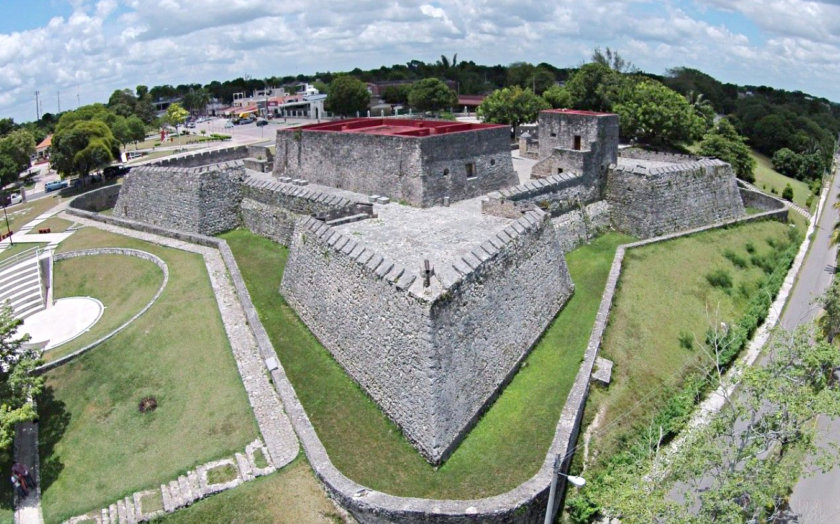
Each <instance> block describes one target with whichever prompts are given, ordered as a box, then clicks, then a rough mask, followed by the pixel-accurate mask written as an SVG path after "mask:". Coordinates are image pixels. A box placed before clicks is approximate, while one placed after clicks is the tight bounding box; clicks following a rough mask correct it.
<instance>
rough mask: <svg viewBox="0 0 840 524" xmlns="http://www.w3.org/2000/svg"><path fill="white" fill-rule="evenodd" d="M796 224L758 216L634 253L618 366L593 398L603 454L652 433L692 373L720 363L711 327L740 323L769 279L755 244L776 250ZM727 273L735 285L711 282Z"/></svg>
mask: <svg viewBox="0 0 840 524" xmlns="http://www.w3.org/2000/svg"><path fill="white" fill-rule="evenodd" d="M788 229H790V226H789V225H788V224H782V223H779V222H775V221H764V222H756V223H751V224H744V225H740V226H735V227H731V228H726V229H717V230H713V231H708V232H705V233H701V234H697V235H693V236H690V237H684V238H679V239H676V240H672V241H669V242H664V243H659V244H653V245H650V246H645V247H641V248H636V249H631V250H629V251H628V252H627V254H626V255H625V258H624V265H623V269H622V274H621V280H620V284H619V289H618V291H617V293H616V298H615V302H614V306H613V309H612V312H611V315H610V322H609V326H608V328H607V331H606V333H605V336H604V343H603V347H602V350H601V356H603V357H605V358H608V359H610V360H612V361H613V362H614V364H615V365H614V367H613V374H612V383H611V384H610V386H609V387H608V388H607V389H603V388H593V390H592V392H591V394H590V397H589V400H588V402H587V418H590V417H592V416H593V415H594V414H595V413H596V412H598V411H599V410H604V411H603V419H602V421H601V424H600V425H599V429H597V430H596V431H595V433H594V436H593V440H592V443H591V444H590V446H589V447H590V449H593V450H596V451H595V455H596V458H597V459H600V460H605V459H606V458H607V457H609V456H611V455H613V454H615V453H616V452H618V451H621V450H622V449H623V446H624V442H626V441H627V439H629V438H631V437H633V436H635V435H637V434H639V432H644V431H646V430H647V429H648V424H649V423H650V420H651V418H652V416H653V414H654V413H655V412H656V410H657V409H659V408H660V407H661V406H662V405H663V402H664V401H665V400H667V399H668V398H670V396H671V393H672V392H673V391H674V390H675V389H677V388H678V387H679V386H680V384H681V383H682V380H683V379H684V378H685V377H687V376H689V375H691V374H697V373H705V372H707V371H709V370H711V369H712V366H713V361H712V360H711V357H710V356H709V355H708V354H707V353H706V352H705V351H704V350H703V349H702V347H701V346H702V344H703V343H704V341H705V334H706V331H707V329H708V328H709V327H710V326H717V325H719V324H720V323H721V322H726V323H730V324H731V323H734V322H737V321H738V320H739V319H740V317H741V315H742V314H743V312H744V310H745V308H746V306H747V304H748V302H749V300H750V297H751V296H752V295H753V294H754V293H756V292H758V289H759V285H760V283H761V282H763V280H764V278H765V277H766V275H765V273H764V272H763V271H762V270H761V269H760V268H758V267H756V266H755V265H754V264H753V263H751V261H750V260H751V254H750V253H749V252H748V249H747V248H748V244H749V245H752V246H753V248H754V254H756V255H758V256H762V255H765V254H768V253H771V252H773V251H776V250H777V249H778V248H774V247H772V246H770V245H769V242H768V241H767V239H771V240H773V241H778V242H786V241H787V238H788ZM777 245H778V244H777ZM725 253H726V255H725ZM740 265H744V266H745V267H739V266H740ZM721 271H722V272H723V273H724V274H726V275H728V276H729V277H730V278H731V281H732V286H731V288H730V289H729V290H728V291H725V290H724V289H723V288H721V287H714V286H712V285H711V284H710V277H711V276H712V275H713V274H714V273H716V272H717V273H719V274H720V272H721ZM711 280H714V279H711ZM689 345H690V347H687V346H689ZM701 370H702V371H701ZM655 429H656V428H654V431H655ZM597 464H598V461H597V460H596V462H595V465H596V467H597ZM590 466H591V464H590Z"/></svg>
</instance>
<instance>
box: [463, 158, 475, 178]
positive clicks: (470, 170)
mask: <svg viewBox="0 0 840 524" xmlns="http://www.w3.org/2000/svg"><path fill="white" fill-rule="evenodd" d="M464 167H465V168H466V170H467V180H469V179H471V178H475V177H476V174H475V163H473V162H470V163H469V164H466V165H465V166H464Z"/></svg>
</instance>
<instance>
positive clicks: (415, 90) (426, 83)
mask: <svg viewBox="0 0 840 524" xmlns="http://www.w3.org/2000/svg"><path fill="white" fill-rule="evenodd" d="M457 103H458V95H457V94H455V91H453V90H451V89H449V87H448V86H447V85H446V84H445V83H443V81H442V80H440V79H437V78H424V79H423V80H420V81H418V82H415V83H414V84H412V86H411V89H410V90H409V92H408V105H410V106H411V107H413V108H414V109H417V110H418V111H440V110H444V109H449V108H451V107H452V106H454V105H455V104H457Z"/></svg>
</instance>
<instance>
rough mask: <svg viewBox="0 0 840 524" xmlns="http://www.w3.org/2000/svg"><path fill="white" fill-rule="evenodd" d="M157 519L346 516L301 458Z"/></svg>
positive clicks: (173, 522) (172, 522) (333, 519)
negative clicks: (341, 512)
mask: <svg viewBox="0 0 840 524" xmlns="http://www.w3.org/2000/svg"><path fill="white" fill-rule="evenodd" d="M155 522H165V523H166V524H179V523H185V524H186V523H191V522H238V523H246V522H247V523H278V524H282V523H288V524H298V523H302V522H306V523H312V524H318V523H324V524H326V523H337V522H342V519H341V516H340V514H339V513H338V511H337V510H336V508H335V506H333V504H332V502H330V500H329V499H328V498H327V497H326V495H325V494H324V491H323V489H321V486H320V485H319V484H318V481H317V480H316V479H315V475H313V474H312V470H310V469H309V465H308V464H307V463H306V461H305V460H303V459H298V460H296V461H294V462H292V463H291V464H289V465H288V466H286V467H285V468H283V469H282V470H281V471H279V472H277V473H274V474H272V475H268V476H267V477H260V478H258V479H256V480H254V481H251V482H248V483H246V484H243V485H241V486H239V487H237V488H236V489H232V490H228V491H224V492H222V493H219V494H218V495H213V496H212V497H209V498H207V499H204V500H202V501H199V502H196V503H195V504H193V505H192V506H190V507H189V508H187V509H183V510H180V511H177V512H175V513H172V514H169V515H166V516H164V517H161V518H160V519H158V520H156V521H155Z"/></svg>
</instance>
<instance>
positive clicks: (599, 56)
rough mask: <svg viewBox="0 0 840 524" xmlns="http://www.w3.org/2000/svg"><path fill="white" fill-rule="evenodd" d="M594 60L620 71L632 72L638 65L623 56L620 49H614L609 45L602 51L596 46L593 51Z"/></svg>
mask: <svg viewBox="0 0 840 524" xmlns="http://www.w3.org/2000/svg"><path fill="white" fill-rule="evenodd" d="M592 62H593V63H596V64H600V65H603V66H606V67H609V68H610V69H612V70H613V71H616V72H618V73H632V72H634V71H636V66H634V65H633V63H632V62H629V61H627V60H625V59H624V57H622V56H621V55H620V54H619V53H618V51H613V50H611V49H610V48H609V47H607V50H606V51H604V52H601V48H600V47H596V48H595V51H593V52H592Z"/></svg>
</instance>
